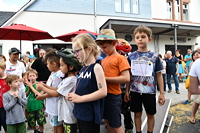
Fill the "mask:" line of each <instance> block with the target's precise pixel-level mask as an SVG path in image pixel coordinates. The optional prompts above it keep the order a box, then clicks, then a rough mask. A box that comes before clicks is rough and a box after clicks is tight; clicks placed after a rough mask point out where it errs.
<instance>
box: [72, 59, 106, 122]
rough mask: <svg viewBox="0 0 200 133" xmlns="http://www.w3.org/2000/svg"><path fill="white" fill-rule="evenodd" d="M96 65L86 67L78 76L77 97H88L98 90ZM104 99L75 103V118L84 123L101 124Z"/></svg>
mask: <svg viewBox="0 0 200 133" xmlns="http://www.w3.org/2000/svg"><path fill="white" fill-rule="evenodd" d="M95 65H96V63H94V64H91V65H90V66H84V67H83V68H82V69H81V71H80V73H79V76H78V79H77V83H76V86H77V87H76V88H75V89H76V90H75V93H76V94H77V95H81V96H82V95H86V94H90V93H93V92H95V91H97V90H98V87H97V81H96V77H95V74H94V66H95ZM103 107H104V99H99V100H96V101H92V102H85V103H75V104H74V110H73V113H74V116H75V117H76V118H77V119H79V120H82V121H94V122H95V123H96V124H100V123H101V120H102V118H103V110H104V108H103Z"/></svg>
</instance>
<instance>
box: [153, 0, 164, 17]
mask: <svg viewBox="0 0 200 133" xmlns="http://www.w3.org/2000/svg"><path fill="white" fill-rule="evenodd" d="M151 11H152V18H160V19H166V17H167V6H166V0H151Z"/></svg>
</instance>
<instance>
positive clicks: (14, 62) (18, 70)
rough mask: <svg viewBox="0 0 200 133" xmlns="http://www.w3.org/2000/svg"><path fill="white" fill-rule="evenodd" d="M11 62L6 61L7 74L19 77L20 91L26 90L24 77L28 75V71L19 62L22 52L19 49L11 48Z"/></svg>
mask: <svg viewBox="0 0 200 133" xmlns="http://www.w3.org/2000/svg"><path fill="white" fill-rule="evenodd" d="M8 53H9V57H10V58H9V60H7V61H6V74H7V75H18V76H19V77H20V81H21V84H20V89H25V86H24V84H23V81H24V80H23V77H24V76H25V75H26V69H25V65H24V63H22V62H20V61H18V60H19V54H21V52H20V50H19V49H17V48H14V47H13V48H11V49H10V50H9V51H8Z"/></svg>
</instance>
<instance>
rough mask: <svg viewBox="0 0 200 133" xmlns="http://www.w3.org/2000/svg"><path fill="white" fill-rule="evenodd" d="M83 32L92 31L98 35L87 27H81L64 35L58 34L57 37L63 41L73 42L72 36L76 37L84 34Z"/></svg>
mask: <svg viewBox="0 0 200 133" xmlns="http://www.w3.org/2000/svg"><path fill="white" fill-rule="evenodd" d="M83 33H91V34H93V35H95V36H97V35H98V34H97V33H95V32H91V31H87V30H85V29H80V30H78V31H75V32H71V33H67V34H64V35H60V36H57V37H55V38H57V39H59V40H62V41H65V42H71V41H72V37H75V36H76V35H78V34H83Z"/></svg>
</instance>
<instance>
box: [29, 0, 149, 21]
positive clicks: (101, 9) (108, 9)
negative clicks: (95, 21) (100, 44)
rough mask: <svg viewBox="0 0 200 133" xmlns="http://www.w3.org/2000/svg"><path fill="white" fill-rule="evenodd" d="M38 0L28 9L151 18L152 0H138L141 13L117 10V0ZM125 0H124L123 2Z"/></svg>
mask: <svg viewBox="0 0 200 133" xmlns="http://www.w3.org/2000/svg"><path fill="white" fill-rule="evenodd" d="M94 1H95V0H73V1H72V0H56V1H55V0H48V1H46V0H37V1H36V2H34V3H33V4H32V5H31V6H30V7H29V8H27V9H26V11H38V12H59V13H78V14H93V15H94V14H95V7H96V14H97V15H106V16H118V17H130V18H145V19H151V0H138V1H139V13H138V14H133V13H119V12H115V0H96V6H95V2H94ZM123 2H124V0H122V4H123Z"/></svg>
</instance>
